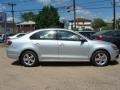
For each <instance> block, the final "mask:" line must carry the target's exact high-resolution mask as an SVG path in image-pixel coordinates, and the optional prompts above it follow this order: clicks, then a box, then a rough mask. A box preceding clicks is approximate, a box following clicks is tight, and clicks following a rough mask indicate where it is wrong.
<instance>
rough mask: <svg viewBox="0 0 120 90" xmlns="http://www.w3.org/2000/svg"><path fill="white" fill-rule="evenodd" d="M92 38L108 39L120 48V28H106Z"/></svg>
mask: <svg viewBox="0 0 120 90" xmlns="http://www.w3.org/2000/svg"><path fill="white" fill-rule="evenodd" d="M91 38H92V39H96V40H102V41H107V42H111V43H113V44H115V45H116V46H117V47H118V48H119V50H120V30H104V31H100V32H97V33H95V34H93V35H92V37H91Z"/></svg>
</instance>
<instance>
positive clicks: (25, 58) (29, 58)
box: [20, 51, 39, 67]
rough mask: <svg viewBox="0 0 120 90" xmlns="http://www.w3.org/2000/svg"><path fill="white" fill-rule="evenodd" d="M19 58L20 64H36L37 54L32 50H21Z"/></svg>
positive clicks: (28, 65)
mask: <svg viewBox="0 0 120 90" xmlns="http://www.w3.org/2000/svg"><path fill="white" fill-rule="evenodd" d="M20 59H21V62H22V64H23V65H24V66H27V67H33V66H36V65H37V64H38V62H39V61H38V57H37V55H36V54H35V53H34V52H32V51H25V52H23V54H22V55H21V58H20Z"/></svg>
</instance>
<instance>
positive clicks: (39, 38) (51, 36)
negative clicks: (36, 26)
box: [30, 30, 58, 61]
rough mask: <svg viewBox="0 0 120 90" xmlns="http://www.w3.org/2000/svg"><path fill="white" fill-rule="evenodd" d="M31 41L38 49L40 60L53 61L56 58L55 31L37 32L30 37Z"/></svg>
mask: <svg viewBox="0 0 120 90" xmlns="http://www.w3.org/2000/svg"><path fill="white" fill-rule="evenodd" d="M30 38H31V40H32V42H33V44H34V45H35V47H36V48H37V49H39V52H40V57H41V60H44V61H45V60H47V61H48V60H54V59H56V58H58V43H57V40H56V31H55V30H45V31H39V32H37V33H35V34H34V35H32V36H31V37H30Z"/></svg>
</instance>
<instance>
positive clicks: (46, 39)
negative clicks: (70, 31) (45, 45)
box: [29, 30, 57, 40]
mask: <svg viewBox="0 0 120 90" xmlns="http://www.w3.org/2000/svg"><path fill="white" fill-rule="evenodd" d="M45 31H46V32H47V31H54V32H55V34H54V36H55V38H54V39H41V38H39V39H32V38H31V37H32V36H33V35H35V34H37V33H40V32H45ZM56 34H57V32H56V30H43V31H38V32H35V33H34V34H32V35H31V36H30V37H29V38H30V40H57V35H56Z"/></svg>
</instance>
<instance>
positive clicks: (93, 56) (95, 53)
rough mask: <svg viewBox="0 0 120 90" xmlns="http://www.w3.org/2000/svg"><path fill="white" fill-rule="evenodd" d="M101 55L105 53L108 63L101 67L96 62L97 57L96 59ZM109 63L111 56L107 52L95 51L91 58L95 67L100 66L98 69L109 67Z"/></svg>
mask: <svg viewBox="0 0 120 90" xmlns="http://www.w3.org/2000/svg"><path fill="white" fill-rule="evenodd" d="M99 53H104V54H105V55H106V56H107V61H106V63H105V64H103V65H99V64H97V63H96V61H95V57H96V55H97V54H99ZM109 61H110V55H109V53H108V52H107V51H105V50H98V51H95V52H94V53H93V55H92V57H91V62H92V64H93V65H95V66H98V67H103V66H107V65H108V63H109Z"/></svg>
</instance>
